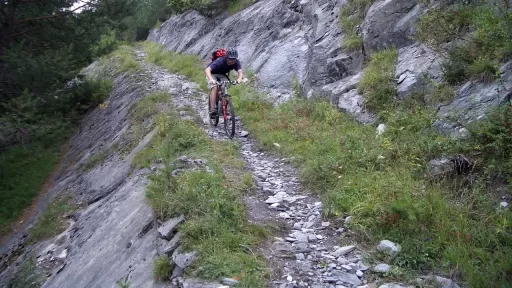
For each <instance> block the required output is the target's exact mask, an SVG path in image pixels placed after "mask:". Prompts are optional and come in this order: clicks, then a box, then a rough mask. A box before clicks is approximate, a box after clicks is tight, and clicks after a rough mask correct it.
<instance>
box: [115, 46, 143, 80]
mask: <svg viewBox="0 0 512 288" xmlns="http://www.w3.org/2000/svg"><path fill="white" fill-rule="evenodd" d="M112 56H114V57H115V58H116V60H117V63H118V68H117V73H122V72H124V73H138V72H140V71H142V67H141V66H140V64H139V63H138V62H137V61H135V57H134V56H135V55H133V49H132V48H131V47H130V46H126V45H123V46H121V47H119V48H118V49H117V50H116V51H114V52H113V53H112Z"/></svg>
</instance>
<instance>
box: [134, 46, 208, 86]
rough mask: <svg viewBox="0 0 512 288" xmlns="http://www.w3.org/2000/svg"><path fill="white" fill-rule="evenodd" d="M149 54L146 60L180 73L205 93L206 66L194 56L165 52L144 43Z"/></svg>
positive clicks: (171, 71)
mask: <svg viewBox="0 0 512 288" xmlns="http://www.w3.org/2000/svg"><path fill="white" fill-rule="evenodd" d="M142 45H143V47H144V51H145V52H146V53H147V58H146V60H147V61H148V62H150V63H154V64H155V65H158V66H161V67H163V68H165V69H167V70H168V71H169V72H170V73H180V74H181V75H184V76H187V77H188V78H189V79H190V80H191V81H193V82H195V83H198V84H199V85H200V87H201V89H202V90H203V91H206V88H207V87H206V80H205V79H206V76H205V74H204V69H205V68H206V67H205V65H202V63H201V61H200V60H199V59H198V58H197V57H196V56H194V55H186V54H178V53H174V52H172V51H164V49H163V47H162V46H160V45H158V44H156V43H153V42H144V43H142Z"/></svg>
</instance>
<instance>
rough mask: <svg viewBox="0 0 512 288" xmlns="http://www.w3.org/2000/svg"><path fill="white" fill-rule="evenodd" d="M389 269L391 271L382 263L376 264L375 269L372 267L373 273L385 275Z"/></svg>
mask: <svg viewBox="0 0 512 288" xmlns="http://www.w3.org/2000/svg"><path fill="white" fill-rule="evenodd" d="M390 269H391V267H390V266H389V265H388V264H384V263H381V264H378V265H376V266H375V267H373V271H375V272H379V273H387V272H389V270H390Z"/></svg>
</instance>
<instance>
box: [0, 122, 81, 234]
mask: <svg viewBox="0 0 512 288" xmlns="http://www.w3.org/2000/svg"><path fill="white" fill-rule="evenodd" d="M70 132H71V131H70V128H64V129H63V130H58V129H56V131H54V133H49V134H48V135H47V137H45V138H42V139H39V140H37V141H34V142H32V143H30V144H27V145H16V146H12V147H10V148H8V149H7V150H5V151H4V152H2V153H0V162H1V165H0V231H1V232H2V234H3V233H7V232H9V231H11V224H12V222H13V221H14V220H16V218H17V217H19V216H21V215H22V212H23V209H25V208H26V207H28V206H30V204H31V203H32V200H33V199H34V198H35V197H36V196H37V195H38V193H39V191H40V189H41V187H42V185H43V184H44V182H45V181H46V179H47V178H48V176H49V175H50V174H51V173H52V171H53V170H54V169H55V167H56V166H57V164H58V162H59V158H60V156H61V149H62V145H63V144H64V143H65V141H67V138H68V136H69V135H70Z"/></svg>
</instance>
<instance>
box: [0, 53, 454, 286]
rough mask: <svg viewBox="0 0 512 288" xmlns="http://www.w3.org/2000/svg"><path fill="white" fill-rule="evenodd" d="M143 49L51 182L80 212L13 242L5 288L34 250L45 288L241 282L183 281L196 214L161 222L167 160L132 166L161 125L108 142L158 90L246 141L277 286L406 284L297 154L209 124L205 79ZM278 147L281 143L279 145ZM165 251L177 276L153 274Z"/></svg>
mask: <svg viewBox="0 0 512 288" xmlns="http://www.w3.org/2000/svg"><path fill="white" fill-rule="evenodd" d="M134 53H135V59H136V61H137V62H138V63H139V64H140V66H141V67H142V68H143V69H142V71H140V72H138V73H136V74H133V75H126V74H123V73H121V74H119V75H117V76H116V77H115V80H114V90H113V92H112V93H111V94H110V96H109V98H108V99H107V101H108V102H109V105H108V107H107V108H105V109H99V108H97V109H95V110H94V111H92V112H91V113H90V114H88V115H87V116H86V118H85V119H84V121H83V123H82V125H81V127H80V132H79V133H78V134H77V135H75V136H74V137H73V139H72V140H71V145H70V149H69V152H68V153H67V154H66V156H65V158H64V165H63V167H62V169H61V171H60V173H59V176H58V177H56V178H55V179H54V180H53V184H52V186H51V187H50V194H49V195H58V194H61V193H64V192H66V193H73V194H72V195H73V197H74V199H75V200H76V201H77V203H78V204H79V205H80V209H79V210H78V211H76V212H74V213H72V214H70V215H68V217H67V218H68V227H67V229H66V230H65V231H64V232H62V233H61V234H59V235H57V236H56V237H54V238H53V239H48V240H45V241H41V242H39V243H35V244H28V245H27V243H25V242H24V241H25V240H26V239H25V238H26V236H23V237H22V238H21V239H19V240H16V241H14V240H13V241H11V243H13V245H12V248H10V249H11V251H10V252H6V253H4V254H3V255H2V258H1V259H0V264H2V265H3V267H7V268H6V269H5V270H4V271H2V272H1V273H0V287H8V286H7V283H8V280H9V279H10V278H12V276H13V274H14V273H15V271H16V269H15V268H14V267H15V266H16V267H17V266H18V265H19V264H20V263H21V262H22V261H23V259H27V258H28V257H29V255H32V257H34V259H35V260H36V266H37V267H38V268H39V269H41V270H42V271H43V272H44V274H45V275H44V276H45V278H46V279H45V281H44V285H42V287H45V288H53V287H56V288H57V287H58V288H61V287H76V288H86V287H87V288H90V287H102V288H103V287H116V288H117V287H124V286H119V285H122V283H129V284H130V287H180V288H220V287H228V286H232V285H236V283H237V280H235V279H231V278H226V279H222V281H220V283H206V282H203V281H201V280H198V279H184V278H182V277H183V272H184V270H186V269H187V267H188V266H189V265H190V264H191V262H193V261H194V260H195V259H196V256H197V255H196V254H195V252H190V253H183V254H182V253H181V252H179V251H180V249H179V245H180V233H179V224H180V223H182V222H183V221H187V220H186V219H184V218H182V217H178V218H173V219H170V220H168V221H166V222H165V223H161V222H160V221H158V220H156V219H155V218H154V215H153V212H152V211H151V208H150V207H149V205H148V204H147V203H146V201H145V197H144V193H145V187H146V185H147V184H148V179H147V177H148V176H149V175H151V174H153V173H158V171H159V169H160V168H161V166H162V164H161V163H160V164H158V163H154V164H153V165H152V167H151V169H137V170H134V171H132V168H131V161H132V160H133V158H134V157H135V155H136V154H137V153H138V152H139V151H141V150H143V149H144V148H145V146H146V145H148V143H150V141H151V139H152V137H153V136H154V135H155V134H156V131H155V130H153V131H148V132H147V133H146V134H145V136H144V137H142V138H141V140H140V141H139V142H138V144H137V145H135V146H136V147H134V148H133V149H132V150H131V152H130V153H129V154H128V155H126V156H125V157H121V155H120V153H119V151H115V150H113V149H112V148H109V147H114V145H116V146H117V144H116V143H119V142H122V139H123V136H124V135H125V134H127V133H128V131H129V124H128V121H127V117H128V115H129V111H130V108H131V107H132V106H133V105H134V104H135V103H137V101H139V100H141V99H142V98H143V97H145V96H146V95H148V94H150V93H152V92H167V93H169V94H171V95H172V103H171V105H164V106H165V107H164V109H173V110H177V111H179V114H180V116H181V118H182V119H189V120H193V121H194V122H195V123H196V124H198V125H199V126H201V127H202V128H203V129H204V131H205V133H207V135H209V137H211V138H213V139H216V140H221V141H236V142H239V145H238V147H240V151H239V152H240V155H241V158H242V160H243V161H244V163H245V165H244V166H245V170H246V172H249V173H251V175H252V178H253V180H254V183H255V184H256V189H255V190H256V192H255V193H252V194H249V195H245V196H244V199H243V200H244V203H245V206H246V211H247V216H248V219H249V221H251V222H253V223H255V224H258V225H268V226H270V227H275V229H273V231H274V232H273V233H274V234H273V235H271V236H270V237H269V238H268V239H267V240H266V241H265V242H264V243H263V244H262V245H261V246H260V247H258V251H257V252H258V253H259V254H261V255H263V256H264V258H265V260H266V262H267V268H268V271H269V274H270V281H269V287H272V288H295V287H297V288H299V287H300V288H306V287H308V288H376V287H379V288H391V287H393V288H401V287H405V286H401V285H399V284H383V285H380V286H377V285H376V284H375V283H376V282H375V281H378V278H379V276H380V275H381V273H386V272H388V271H389V270H390V269H391V268H390V266H389V265H387V264H386V263H372V265H370V264H369V263H368V262H367V261H366V260H367V259H366V258H365V256H367V255H369V253H370V252H371V251H366V250H365V249H367V247H361V246H360V245H358V243H357V242H355V240H353V239H354V237H351V235H352V233H351V232H350V231H349V230H348V229H347V227H345V224H347V223H348V222H349V221H350V217H344V218H338V219H336V220H335V221H330V222H324V221H323V220H322V209H323V205H322V202H321V200H320V199H319V197H318V196H317V195H316V194H315V193H314V191H308V190H307V189H305V187H303V186H302V185H301V183H300V181H299V172H298V171H297V169H296V168H294V167H293V166H292V165H290V162H291V161H290V160H291V159H287V158H282V157H279V156H277V155H274V154H271V153H268V152H265V151H263V150H261V149H260V148H259V146H258V143H257V141H256V140H255V139H253V138H252V136H251V135H250V134H249V133H248V132H246V131H244V126H243V122H242V121H241V120H243V119H240V118H239V117H237V118H236V119H237V122H236V123H237V127H236V131H237V132H236V135H235V139H233V140H229V139H228V137H226V135H225V133H224V129H223V125H222V122H221V123H219V125H218V126H217V127H213V126H211V125H210V123H209V119H208V114H207V109H206V103H207V95H206V94H205V93H203V92H201V91H200V90H199V85H198V84H197V83H192V82H190V81H189V80H187V78H185V77H184V76H181V75H175V74H171V73H169V72H168V71H167V70H165V69H163V68H161V67H158V66H155V65H153V64H150V63H147V62H146V61H145V58H146V54H145V52H143V51H142V50H138V49H135V50H134ZM95 65H96V64H93V65H91V67H89V68H88V70H89V73H90V72H91V71H92V70H94V69H96V68H95ZM235 113H236V111H235ZM221 121H222V120H221ZM274 145H276V146H279V143H275V144H274ZM105 149H108V151H113V152H110V154H109V155H107V156H106V157H105V159H104V160H103V161H102V163H99V164H100V165H97V166H96V167H94V168H93V169H91V170H90V171H83V168H82V167H83V165H84V163H86V162H87V160H88V158H90V157H91V155H94V154H96V153H98V151H105ZM178 160H179V161H182V162H186V163H187V165H186V166H188V168H191V169H203V168H205V167H206V170H208V166H207V164H206V165H205V163H204V162H203V161H200V160H198V159H189V158H187V155H183V156H182V157H180V158H179V159H178ZM188 168H187V169H188ZM345 216H346V215H345ZM25 235H26V234H25ZM375 244H377V243H375ZM371 250H375V249H371ZM376 250H380V251H382V252H384V253H388V254H392V255H394V254H396V253H399V251H400V247H399V246H398V245H397V244H395V243H392V242H390V241H381V243H380V244H379V245H378V246H377V247H376ZM161 255H166V256H167V257H169V258H170V259H172V261H173V262H174V263H175V264H176V265H175V267H174V269H173V271H172V274H171V277H170V278H171V282H162V281H155V280H154V278H153V275H152V269H153V260H154V259H155V258H156V257H158V256H161ZM12 264H15V265H12ZM199 265H200V263H199ZM219 280H221V279H219ZM120 281H121V282H120ZM438 281H443V282H445V283H446V285H444V284H443V288H456V287H458V286H456V285H455V284H454V283H453V282H452V281H451V280H448V279H444V278H439V279H438ZM120 283H121V284H120ZM41 284H42V283H41Z"/></svg>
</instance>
